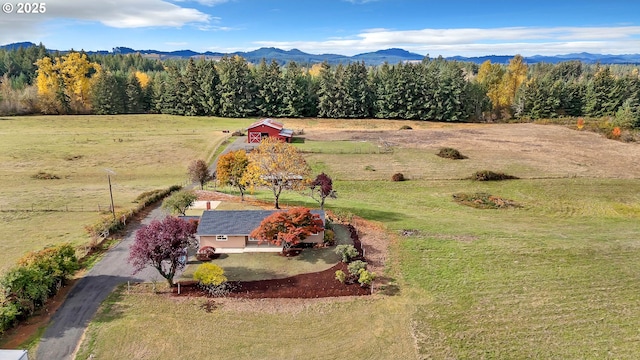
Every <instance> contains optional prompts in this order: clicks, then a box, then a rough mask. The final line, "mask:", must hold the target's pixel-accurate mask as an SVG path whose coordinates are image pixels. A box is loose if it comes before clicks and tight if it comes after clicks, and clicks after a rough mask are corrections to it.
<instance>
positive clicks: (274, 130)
mask: <svg viewBox="0 0 640 360" xmlns="http://www.w3.org/2000/svg"><path fill="white" fill-rule="evenodd" d="M266 137H271V138H276V139H278V140H281V141H284V142H288V143H290V142H291V139H292V138H293V130H290V129H285V128H284V125H283V124H282V123H279V122H277V121H274V120H273V119H262V120H260V121H257V122H255V123H253V124H251V125H250V126H249V127H248V128H247V142H248V143H249V144H258V143H260V142H261V141H262V139H264V138H266Z"/></svg>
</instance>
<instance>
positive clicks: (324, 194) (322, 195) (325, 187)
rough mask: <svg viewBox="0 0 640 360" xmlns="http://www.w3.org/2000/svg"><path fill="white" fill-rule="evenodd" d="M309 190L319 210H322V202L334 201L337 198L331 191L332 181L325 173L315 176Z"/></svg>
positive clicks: (333, 191)
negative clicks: (328, 199) (330, 199)
mask: <svg viewBox="0 0 640 360" xmlns="http://www.w3.org/2000/svg"><path fill="white" fill-rule="evenodd" d="M309 188H311V198H312V199H313V200H315V201H317V202H318V203H319V204H320V209H324V202H325V200H326V199H327V198H332V199H335V198H337V197H338V196H337V194H336V192H335V190H333V180H331V178H330V177H329V175H327V174H325V173H321V174H319V175H318V176H316V178H315V179H314V180H313V181H312V182H311V184H310V185H309Z"/></svg>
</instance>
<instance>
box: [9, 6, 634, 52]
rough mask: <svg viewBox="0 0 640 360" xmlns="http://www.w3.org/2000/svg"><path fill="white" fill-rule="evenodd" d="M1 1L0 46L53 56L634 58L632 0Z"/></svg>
mask: <svg viewBox="0 0 640 360" xmlns="http://www.w3.org/2000/svg"><path fill="white" fill-rule="evenodd" d="M35 1H38V0H35ZM0 2H5V3H10V4H12V5H14V6H13V9H12V11H11V13H9V14H7V13H5V12H0V44H8V43H12V42H19V41H32V42H35V43H38V42H42V43H43V44H45V45H46V46H47V47H48V48H53V49H59V50H68V49H72V48H73V49H77V50H79V49H84V50H111V49H112V48H113V47H116V46H125V47H130V48H134V49H155V50H165V51H171V50H180V49H191V50H194V51H199V52H204V51H219V52H232V51H249V50H254V49H257V48H260V47H263V46H274V47H279V48H282V49H285V50H290V49H293V48H297V49H300V50H302V51H305V52H309V53H314V54H320V53H336V54H343V55H355V54H358V53H363V52H369V51H376V50H381V49H388V48H394V47H399V48H403V49H406V50H409V51H412V52H416V53H418V54H422V55H426V54H429V55H430V56H432V57H435V56H438V55H443V56H452V55H464V56H479V55H491V54H498V55H514V54H522V55H525V56H530V55H536V54H540V55H557V54H567V53H573V52H582V51H586V52H592V53H603V54H605V53H606V54H624V53H640V1H635V0H624V1H619V0H599V1H596V0H581V1H562V0H556V1H547V0H537V1H517V0H515V1H514V0H511V1H490V0H483V1H473V0H469V1H460V0H440V1H430V0H423V1H420V0H316V1H307V0H109V1H107V0H48V1H44V2H43V4H45V8H46V11H45V12H44V13H43V14H17V13H16V11H17V6H18V4H17V1H15V0H2V1H0ZM3 9H4V8H3ZM5 10H6V9H5Z"/></svg>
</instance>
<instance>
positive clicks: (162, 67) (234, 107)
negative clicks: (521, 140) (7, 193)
mask: <svg viewBox="0 0 640 360" xmlns="http://www.w3.org/2000/svg"><path fill="white" fill-rule="evenodd" d="M38 113H42V114H137V113H160V114H172V115H184V116H221V117H234V118H244V117H276V118H278V117H320V118H345V119H349V118H381V119H382V118H383V119H406V120H430V121H457V122H468V121H499V120H508V119H512V118H518V119H540V118H555V117H563V116H569V117H581V116H587V117H606V116H611V117H614V116H615V117H616V118H617V119H620V121H619V122H620V123H621V126H623V127H627V128H632V127H640V76H639V69H638V67H637V66H633V65H606V66H605V65H600V64H595V65H590V64H583V63H581V62H580V61H576V60H572V61H567V62H561V63H558V64H546V63H536V64H533V65H527V64H526V63H525V62H524V59H523V57H522V56H520V55H516V56H514V57H513V58H512V59H511V60H510V61H509V63H508V64H496V63H491V62H490V61H488V60H487V61H486V62H484V63H482V64H481V65H477V64H474V63H471V62H460V61H454V60H445V59H443V58H436V59H431V58H428V57H425V59H424V60H423V61H421V62H411V63H398V64H395V65H390V64H387V63H385V64H383V65H379V66H367V65H366V64H365V63H364V62H351V63H348V64H344V65H343V64H339V65H329V64H328V63H326V62H325V63H317V64H313V65H311V66H308V65H307V66H303V65H300V64H297V63H296V62H294V61H291V62H288V63H287V64H286V65H284V66H281V65H280V64H279V63H278V62H276V61H271V62H270V63H268V62H266V61H265V60H264V59H263V61H262V62H260V63H259V64H257V65H254V64H252V63H249V62H247V60H245V59H244V58H242V57H239V56H225V57H223V58H222V59H220V60H217V61H213V60H204V59H199V60H194V59H193V58H191V59H188V60H187V59H171V60H164V61H160V60H153V59H148V58H144V57H142V56H141V55H140V54H130V55H122V54H108V55H104V54H96V55H91V56H88V55H87V54H86V53H83V52H70V53H66V54H64V55H62V54H55V53H54V54H50V53H48V52H47V51H46V49H45V48H44V46H42V45H40V46H34V47H29V48H18V49H16V50H0V115H21V114H38Z"/></svg>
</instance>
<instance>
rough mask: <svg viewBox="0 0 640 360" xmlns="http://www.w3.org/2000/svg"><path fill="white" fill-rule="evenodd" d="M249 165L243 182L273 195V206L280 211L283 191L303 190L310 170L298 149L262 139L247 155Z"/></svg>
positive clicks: (283, 143)
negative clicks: (261, 187)
mask: <svg viewBox="0 0 640 360" xmlns="http://www.w3.org/2000/svg"><path fill="white" fill-rule="evenodd" d="M248 157H249V165H248V166H247V172H246V173H245V181H246V182H247V183H248V184H250V185H251V186H252V187H254V186H264V187H267V188H269V189H271V191H272V192H273V196H274V206H275V208H276V209H280V204H279V199H280V194H281V193H282V190H285V189H286V190H299V189H303V188H304V187H305V185H306V184H307V182H308V181H309V174H310V173H311V169H310V168H309V165H307V162H306V161H305V159H304V157H303V156H302V154H301V153H300V152H299V151H298V149H297V148H296V147H295V146H293V145H291V144H288V143H285V142H282V141H280V140H277V139H275V138H265V139H263V140H262V142H261V143H260V145H259V146H258V147H257V148H256V149H255V150H254V151H252V152H250V153H249V154H248Z"/></svg>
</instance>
